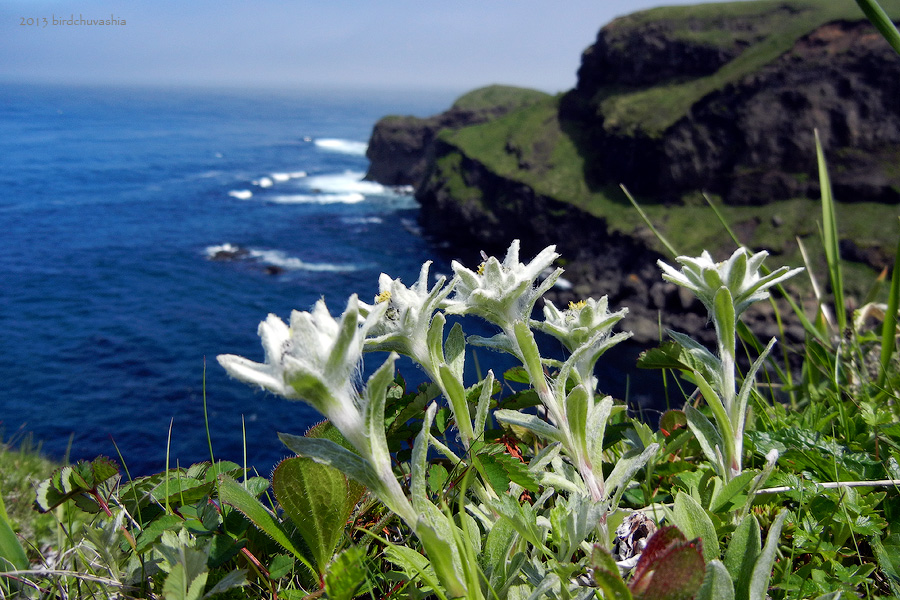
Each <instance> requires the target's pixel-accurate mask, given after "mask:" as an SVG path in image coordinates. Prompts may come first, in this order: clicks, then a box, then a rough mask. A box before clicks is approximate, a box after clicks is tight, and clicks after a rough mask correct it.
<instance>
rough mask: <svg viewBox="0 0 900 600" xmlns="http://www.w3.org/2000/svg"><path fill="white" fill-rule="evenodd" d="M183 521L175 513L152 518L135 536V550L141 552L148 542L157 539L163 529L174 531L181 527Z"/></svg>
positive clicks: (150, 542) (148, 544)
mask: <svg viewBox="0 0 900 600" xmlns="http://www.w3.org/2000/svg"><path fill="white" fill-rule="evenodd" d="M183 522H184V521H183V520H182V519H180V518H178V517H177V516H175V515H162V516H161V517H159V518H158V519H154V520H153V521H151V522H150V524H149V525H147V526H146V527H144V530H143V531H141V533H140V534H139V535H138V536H137V539H136V540H135V551H137V552H143V551H144V550H146V549H147V547H148V546H150V544H152V543H153V542H155V541H156V540H157V539H159V536H161V535H162V533H163V531H176V530H178V529H181V526H182V523H183Z"/></svg>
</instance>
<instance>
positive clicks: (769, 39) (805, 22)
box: [593, 0, 900, 137]
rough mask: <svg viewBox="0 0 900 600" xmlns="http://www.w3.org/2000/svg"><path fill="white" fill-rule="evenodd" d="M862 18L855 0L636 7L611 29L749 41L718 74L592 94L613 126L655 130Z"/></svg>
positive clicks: (892, 7)
mask: <svg viewBox="0 0 900 600" xmlns="http://www.w3.org/2000/svg"><path fill="white" fill-rule="evenodd" d="M880 3H881V5H882V7H883V8H884V9H885V10H886V11H887V13H888V14H889V15H890V16H891V17H892V18H893V19H895V20H897V19H900V0H881V2H880ZM863 19H865V16H864V15H863V13H862V11H861V10H860V8H859V7H858V6H857V5H856V3H855V2H854V1H853V0H765V1H758V2H726V3H716V4H701V5H696V6H670V7H662V8H655V9H651V10H646V11H641V12H637V13H634V14H632V15H628V16H626V17H622V18H620V19H616V20H615V21H613V22H612V23H611V24H610V25H608V26H607V28H608V30H609V31H610V32H614V33H615V34H616V35H617V37H622V36H623V35H626V34H627V33H628V32H629V31H635V30H640V29H642V28H646V27H647V26H648V25H649V24H651V23H652V24H657V25H663V26H664V27H665V30H666V35H667V36H668V37H670V38H672V39H678V40H683V41H686V42H691V43H694V44H698V45H704V46H711V47H725V46H726V45H727V46H731V45H733V44H735V43H736V42H737V43H741V44H742V45H746V47H745V48H744V50H743V51H742V52H741V53H740V54H739V55H738V56H737V57H736V58H734V59H733V60H731V61H730V62H728V63H726V64H725V65H724V66H723V67H722V68H720V69H719V70H718V71H716V72H715V73H713V74H712V75H709V76H706V77H699V78H696V79H691V80H688V81H682V82H671V81H668V82H660V84H658V85H654V86H651V87H642V88H630V89H629V88H622V87H614V86H608V87H606V88H602V89H600V90H599V91H598V92H597V94H596V95H595V97H594V99H593V101H594V103H595V104H596V105H597V107H598V111H599V112H600V113H602V114H603V116H604V119H605V122H604V127H605V128H606V129H607V130H608V131H616V132H618V133H623V134H626V135H634V134H636V133H638V132H641V133H643V134H645V135H649V136H651V137H657V136H659V135H660V134H661V133H662V132H663V131H665V130H666V128H668V127H669V126H671V125H672V124H674V123H675V122H676V121H678V119H680V118H681V117H682V116H684V115H685V114H686V113H687V111H688V110H689V109H690V107H691V106H693V105H694V104H695V103H696V102H697V101H699V100H700V99H701V98H703V97H704V96H706V95H707V94H710V93H712V92H714V91H716V90H719V89H722V88H724V87H725V86H726V85H728V84H730V83H734V82H737V81H740V80H741V79H742V78H744V77H746V76H747V75H749V74H751V73H752V72H754V71H756V70H758V69H760V68H761V67H763V66H764V65H766V64H768V63H770V62H772V61H773V60H775V59H776V58H778V57H779V56H781V55H783V54H784V53H785V52H788V51H789V50H790V49H791V48H792V47H793V46H794V44H795V43H796V42H797V40H798V39H799V38H801V37H803V36H804V35H806V34H808V33H810V32H812V31H813V30H815V29H816V28H818V27H820V26H821V25H824V24H825V23H828V22H831V21H837V20H848V21H859V20H863Z"/></svg>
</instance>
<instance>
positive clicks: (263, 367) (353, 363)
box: [218, 295, 384, 436]
mask: <svg viewBox="0 0 900 600" xmlns="http://www.w3.org/2000/svg"><path fill="white" fill-rule="evenodd" d="M383 311H384V308H383V307H378V308H376V309H375V310H373V311H371V312H370V313H369V316H368V318H366V319H365V320H361V319H360V316H359V307H358V302H357V298H356V296H355V295H353V296H351V297H350V299H349V301H348V302H347V308H346V310H345V311H344V313H343V314H342V315H341V318H340V319H335V318H334V317H332V316H331V313H329V311H328V307H327V306H325V301H324V300H319V301H318V302H316V305H315V306H314V307H313V310H312V311H310V312H300V311H293V312H292V313H291V323H290V327H289V326H287V325H286V324H285V323H284V322H283V321H282V320H281V319H279V318H278V317H276V316H275V315H269V316H268V318H267V319H266V320H265V321H263V322H262V323H260V325H259V336H260V339H261V340H262V345H263V349H264V351H265V362H264V363H257V362H253V361H251V360H248V359H246V358H244V357H241V356H235V355H231V354H225V355H220V356H219V357H218V360H219V364H221V365H222V366H223V367H224V368H225V370H226V371H228V374H229V375H231V376H232V377H234V378H236V379H239V380H241V381H243V382H245V383H249V384H251V385H258V386H260V387H262V388H264V389H266V390H269V391H271V392H274V393H276V394H278V395H280V396H284V397H285V398H289V399H294V400H304V401H306V402H308V403H309V404H311V405H312V406H313V407H315V408H316V409H317V410H318V411H319V412H320V413H322V414H323V415H325V416H326V417H327V418H328V419H329V420H330V421H332V422H333V423H334V424H335V426H337V427H338V429H340V430H341V431H342V433H344V434H345V435H347V434H348V433H350V435H351V436H352V435H353V433H354V432H358V431H361V427H362V420H361V415H360V409H359V407H358V405H357V404H358V402H359V399H358V395H357V393H356V390H355V388H354V381H355V380H356V379H357V377H358V370H359V364H360V358H361V356H362V350H363V343H364V341H365V336H366V332H367V331H368V330H369V328H370V327H371V326H372V324H373V323H374V322H375V321H376V320H377V319H378V317H380V315H381V313H382V312H383ZM345 429H346V430H347V431H345Z"/></svg>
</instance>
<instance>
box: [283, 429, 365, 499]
mask: <svg viewBox="0 0 900 600" xmlns="http://www.w3.org/2000/svg"><path fill="white" fill-rule="evenodd" d="M278 439H280V440H281V442H282V443H283V444H284V445H285V446H287V447H288V448H289V449H290V450H292V451H294V452H296V453H297V454H299V455H300V456H307V457H309V458H312V459H313V460H315V461H316V462H319V463H322V464H325V465H329V466H332V467H334V468H336V469H337V470H338V471H340V472H341V473H343V474H345V475H347V476H348V477H352V478H353V479H355V480H356V481H358V482H359V483H361V484H363V485H364V486H366V487H368V488H369V489H372V490H376V489H380V487H381V483H380V481H379V480H378V476H377V475H376V474H375V472H374V471H373V470H372V467H371V466H369V463H367V462H366V461H365V460H363V459H362V457H360V456H359V455H358V454H356V453H354V452H351V451H350V450H347V449H346V448H344V447H343V446H339V445H338V444H336V443H334V442H332V441H331V440H328V439H322V438H311V437H306V436H299V435H292V434H290V433H279V434H278Z"/></svg>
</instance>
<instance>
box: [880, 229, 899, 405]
mask: <svg viewBox="0 0 900 600" xmlns="http://www.w3.org/2000/svg"><path fill="white" fill-rule="evenodd" d="M898 271H900V241H898V242H897V252H896V254H895V255H894V272H893V273H892V274H891V291H890V293H889V294H888V303H887V311H886V312H885V315H884V323H883V324H882V327H881V357H880V358H881V371H880V372H879V374H878V387H882V386H884V380H885V378H886V377H887V371H888V365H890V362H891V357H892V356H893V354H894V347H895V346H896V342H895V341H894V340H895V338H896V335H897V309H898V308H900V272H898Z"/></svg>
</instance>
